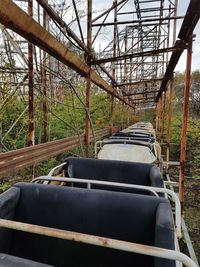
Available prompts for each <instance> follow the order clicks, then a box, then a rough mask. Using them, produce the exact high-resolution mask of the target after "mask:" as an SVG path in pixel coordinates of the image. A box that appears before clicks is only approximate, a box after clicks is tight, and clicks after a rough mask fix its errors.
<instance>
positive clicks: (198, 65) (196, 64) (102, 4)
mask: <svg viewBox="0 0 200 267" xmlns="http://www.w3.org/2000/svg"><path fill="white" fill-rule="evenodd" d="M199 1H200V0H199ZM112 2H113V1H112V0H106V1H100V0H93V10H96V11H97V10H99V11H101V12H102V10H106V9H107V8H108V7H110V6H112ZM165 2H168V1H165ZM189 2H190V0H178V16H183V15H185V13H186V10H187V7H188V5H189ZM132 4H133V1H131V0H130V1H129V4H127V5H126V10H128V7H129V5H132ZM129 10H130V11H131V10H133V8H132V7H130V9H129ZM101 12H100V13H101ZM100 13H96V14H93V18H95V17H96V16H97V15H98V14H100ZM131 16H132V17H129V19H130V20H131V19H136V18H133V15H131ZM120 20H127V17H126V18H125V17H124V18H123V16H120ZM101 21H102V20H99V21H98V22H101ZM107 21H113V13H111V14H110V16H109V17H108V19H107ZM182 21H183V20H178V23H177V35H178V33H179V30H180V27H181V24H182ZM112 29H113V27H105V28H104V29H103V31H102V32H101V35H100V37H99V38H98V39H97V40H96V46H95V48H96V49H98V47H99V45H100V46H101V49H103V48H104V47H105V45H106V44H107V43H108V42H109V41H110V40H111V39H112ZM93 32H95V28H93ZM194 34H196V38H195V42H194V43H193V60H192V70H197V69H198V70H200V22H199V23H198V25H197V26H196V28H195V31H194ZM185 66H186V51H185V52H184V53H183V54H182V56H181V58H180V60H179V63H178V65H177V67H176V69H175V71H181V72H182V71H184V70H185Z"/></svg>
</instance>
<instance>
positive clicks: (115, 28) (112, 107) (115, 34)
mask: <svg viewBox="0 0 200 267" xmlns="http://www.w3.org/2000/svg"><path fill="white" fill-rule="evenodd" d="M115 4H117V0H116V1H114V2H113V5H115ZM114 22H115V23H116V22H117V6H116V7H115V9H114ZM116 48H117V24H114V37H113V57H116ZM115 74H116V68H115V62H114V61H113V63H112V77H113V78H114V79H115V76H116V75H115ZM114 89H115V88H114V84H113V90H114ZM114 116H115V98H114V94H112V97H111V116H110V132H111V134H112V130H113V121H114Z"/></svg>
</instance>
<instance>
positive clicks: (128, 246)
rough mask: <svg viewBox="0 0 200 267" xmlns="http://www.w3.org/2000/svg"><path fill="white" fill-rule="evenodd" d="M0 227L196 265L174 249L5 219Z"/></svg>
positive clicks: (188, 265) (192, 266)
mask: <svg viewBox="0 0 200 267" xmlns="http://www.w3.org/2000/svg"><path fill="white" fill-rule="evenodd" d="M0 227H3V228H6V229H13V230H18V231H23V232H28V233H33V234H38V235H43V236H49V237H55V238H60V239H64V240H72V241H74V242H81V243H85V244H91V245H96V246H99V247H106V248H112V249H117V250H121V251H127V252H131V253H138V254H143V255H148V256H154V257H159V258H164V259H169V260H175V261H179V262H181V263H183V264H184V265H185V266H187V267H198V266H197V265H196V263H195V262H194V261H192V260H191V259H190V258H189V257H188V256H186V255H185V254H183V253H181V252H178V251H175V250H169V249H163V248H159V247H154V246H147V245H142V244H138V243H131V242H127V241H121V240H116V239H111V238H106V237H101V236H94V235H89V234H83V233H77V232H72V231H66V230H61V229H55V228H50V227H44V226H39V225H34V224H28V223H22V222H16V221H11V220H5V219H0Z"/></svg>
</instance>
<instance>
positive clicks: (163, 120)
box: [161, 92, 166, 144]
mask: <svg viewBox="0 0 200 267" xmlns="http://www.w3.org/2000/svg"><path fill="white" fill-rule="evenodd" d="M165 110H166V92H163V106H162V128H161V144H163V141H164V129H165Z"/></svg>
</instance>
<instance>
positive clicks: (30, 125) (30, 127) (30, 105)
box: [28, 0, 34, 146]
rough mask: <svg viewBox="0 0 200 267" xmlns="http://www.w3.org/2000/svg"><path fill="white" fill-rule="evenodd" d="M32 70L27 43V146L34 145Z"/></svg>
mask: <svg viewBox="0 0 200 267" xmlns="http://www.w3.org/2000/svg"><path fill="white" fill-rule="evenodd" d="M28 13H29V15H30V16H31V17H32V16H33V1H32V0H29V1H28ZM33 76H34V71H33V45H32V44H31V43H30V42H29V43H28V87H29V90H28V94H29V100H28V114H29V122H28V146H33V145H34V79H33Z"/></svg>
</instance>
